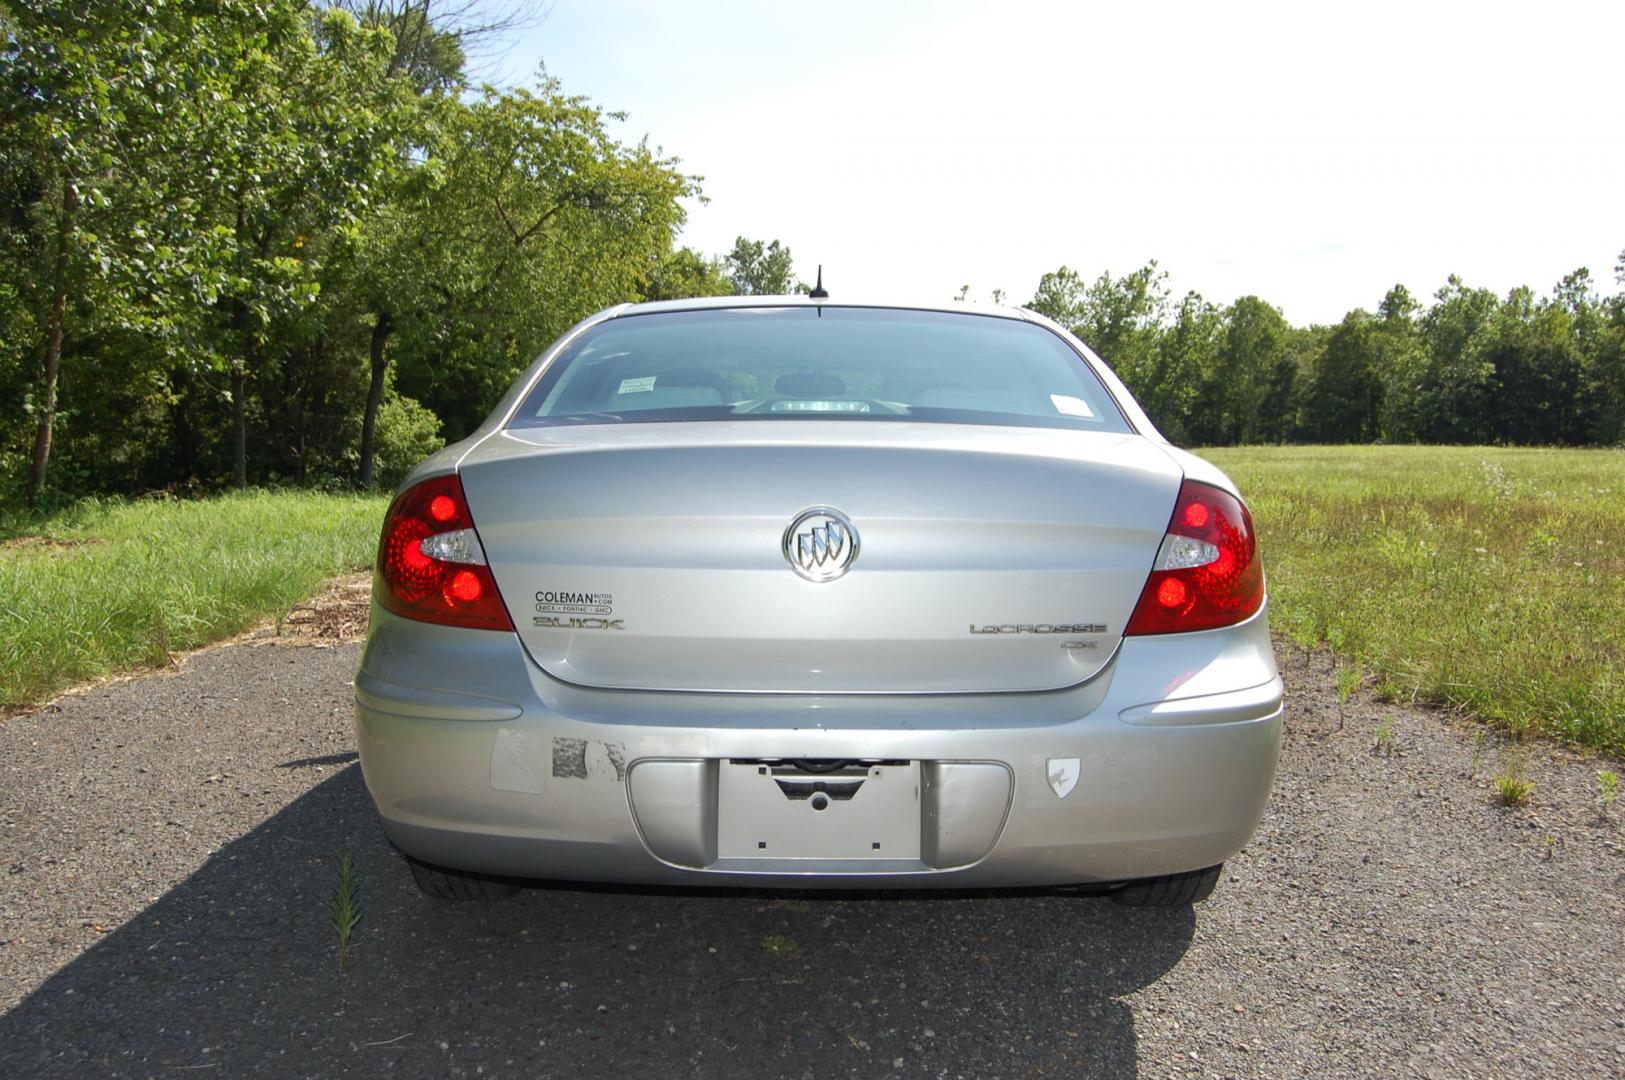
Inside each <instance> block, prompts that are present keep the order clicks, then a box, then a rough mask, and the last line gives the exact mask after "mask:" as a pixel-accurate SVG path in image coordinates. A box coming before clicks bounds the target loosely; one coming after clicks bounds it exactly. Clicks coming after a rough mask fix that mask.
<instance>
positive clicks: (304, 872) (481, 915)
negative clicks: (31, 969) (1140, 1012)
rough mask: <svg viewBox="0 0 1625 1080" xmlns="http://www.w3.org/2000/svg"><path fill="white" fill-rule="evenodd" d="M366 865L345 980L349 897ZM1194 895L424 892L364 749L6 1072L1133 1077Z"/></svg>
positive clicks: (187, 894) (86, 966)
mask: <svg viewBox="0 0 1625 1080" xmlns="http://www.w3.org/2000/svg"><path fill="white" fill-rule="evenodd" d="M342 850H350V851H352V852H353V853H354V857H355V863H356V867H357V870H358V872H359V880H360V890H361V891H360V901H361V910H362V921H361V923H360V925H359V926H358V927H357V928H356V930H355V932H354V936H353V937H352V939H351V942H350V949H349V958H348V964H347V967H346V969H345V970H344V971H342V972H340V971H339V969H338V964H337V949H336V944H337V935H336V933H335V931H334V930H333V927H332V925H331V924H330V922H329V917H328V912H327V902H328V899H329V897H330V895H331V892H332V888H333V885H334V882H335V880H336V872H337V864H338V853H339V852H340V851H342ZM1194 927H1195V918H1194V915H1193V914H1192V912H1191V911H1190V910H1189V909H1180V910H1174V911H1166V912H1163V911H1149V912H1147V911H1136V910H1131V909H1123V908H1119V907H1117V906H1115V905H1112V904H1110V903H1108V902H1106V901H1103V900H1099V899H1088V898H1079V897H1073V896H1064V895H1050V894H1033V893H1016V894H1009V895H973V896H965V895H958V894H930V895H925V894H909V895H902V896H899V895H895V894H842V895H839V896H830V895H824V894H817V893H803V894H784V893H761V892H744V891H726V892H721V891H719V892H688V891H674V890H653V889H605V888H585V887H574V888H572V887H557V888H538V889H534V890H529V891H527V892H526V893H524V894H523V895H521V896H520V897H519V898H518V899H516V900H513V901H510V902H507V903H501V904H488V905H448V904H443V903H439V902H436V901H432V900H429V899H427V898H424V897H422V896H421V895H420V894H418V893H417V891H416V890H415V889H414V887H413V886H412V884H411V880H410V878H409V876H408V874H407V872H406V868H405V866H404V865H402V864H401V863H400V861H399V860H398V857H397V856H395V855H394V853H393V852H392V851H391V850H390V848H389V846H388V844H387V843H386V841H385V840H384V837H383V833H382V831H381V830H380V829H379V827H378V824H377V821H376V819H375V817H374V814H373V809H372V804H371V802H370V800H369V799H368V797H367V794H366V791H365V788H364V786H363V784H362V780H361V773H360V769H359V768H358V767H357V766H354V765H351V766H349V767H347V768H345V769H343V770H342V771H341V772H339V773H337V774H336V775H334V776H333V777H332V778H330V779H328V780H326V781H325V782H323V783H321V784H320V785H318V786H317V787H315V788H313V789H312V790H310V791H309V792H307V793H306V794H305V795H304V796H302V797H301V798H299V799H298V800H296V801H295V802H293V803H292V804H291V805H289V806H288V807H286V808H285V809H284V810H283V811H282V812H280V813H278V814H277V815H275V816H274V817H272V818H271V819H270V820H268V821H266V822H265V823H263V824H262V825H260V826H259V827H257V828H256V829H254V830H253V831H252V832H250V833H248V834H247V835H245V836H243V837H242V838H240V839H238V840H236V841H234V842H233V843H230V844H228V845H226V846H225V847H223V848H222V849H220V850H219V851H217V852H216V853H214V855H212V856H211V857H210V858H209V860H208V861H207V862H206V863H205V864H204V865H203V866H202V867H201V868H200V869H199V870H198V871H197V872H196V873H194V874H193V875H192V876H191V877H189V878H188V879H186V880H185V881H183V882H182V883H180V884H179V885H177V886H176V887H175V888H173V889H171V890H170V891H169V892H168V893H166V894H165V895H163V896H162V897H160V898H159V899H158V900H157V901H155V902H154V903H152V904H151V905H150V906H149V907H147V908H146V909H145V910H143V911H142V912H141V913H140V914H138V915H137V916H135V917H134V918H132V919H130V920H129V921H128V922H127V923H125V924H124V925H123V926H122V927H120V928H118V929H117V930H115V931H114V932H112V933H111V934H109V935H108V936H106V937H105V938H103V939H101V940H100V941H99V942H98V943H97V944H96V945H95V946H94V947H92V948H91V949H89V950H88V951H87V952H85V953H84V954H82V955H81V956H79V957H78V958H77V959H75V960H74V961H72V962H71V963H69V964H68V965H67V966H66V967H64V968H63V969H62V970H61V971H59V972H57V973H56V974H55V975H53V976H52V977H51V978H50V979H49V980H47V981H46V982H45V983H44V985H42V986H41V987H39V988H38V989H37V990H36V991H35V992H34V993H32V994H31V995H29V996H28V997H27V998H25V999H24V1000H23V1001H22V1002H21V1003H20V1004H18V1005H17V1006H16V1008H14V1009H12V1010H11V1011H10V1012H8V1013H6V1014H5V1015H4V1016H3V1017H0V1075H6V1076H19V1077H20V1076H36V1075H56V1074H60V1075H74V1076H84V1075H139V1076H146V1075H156V1074H170V1073H174V1072H189V1071H194V1070H198V1071H205V1072H211V1073H213V1074H214V1075H221V1076H235V1075H241V1074H265V1075H301V1076H320V1075H336V1074H346V1073H357V1074H367V1075H372V1074H376V1073H381V1072H385V1071H389V1072H393V1073H395V1074H398V1075H405V1076H428V1075H468V1076H473V1075H475V1074H476V1073H479V1074H481V1075H483V1076H488V1077H489V1076H510V1075H515V1076H561V1077H583V1076H588V1077H590V1076H623V1075H631V1074H637V1073H650V1074H653V1073H657V1072H658V1073H659V1074H662V1075H671V1074H678V1075H694V1076H707V1077H710V1076H741V1077H770V1076H798V1077H799V1076H816V1077H820V1078H823V1077H828V1076H832V1075H862V1076H877V1075H892V1074H899V1075H932V1076H935V1075H938V1074H946V1075H950V1076H951V1075H956V1074H958V1075H966V1076H999V1075H1006V1076H1014V1075H1022V1076H1027V1075H1035V1074H1049V1075H1055V1074H1058V1073H1061V1072H1065V1073H1066V1074H1068V1075H1083V1076H1103V1077H1104V1076H1111V1077H1124V1076H1133V1075H1135V1074H1136V1072H1137V1069H1136V1038H1135V1031H1134V1016H1133V1013H1132V1011H1131V1009H1130V1007H1129V1005H1128V1004H1127V1003H1125V1002H1123V1001H1122V1000H1120V999H1121V998H1122V997H1123V996H1124V995H1126V994H1129V993H1132V992H1133V991H1135V990H1137V989H1139V988H1140V987H1143V986H1146V985H1147V984H1149V983H1152V982H1154V981H1155V980H1157V979H1158V978H1160V977H1161V976H1162V975H1163V974H1164V973H1165V972H1167V971H1168V970H1169V969H1170V968H1172V967H1173V966H1174V965H1175V964H1176V963H1178V961H1179V959H1180V958H1181V957H1182V956H1183V955H1184V953H1185V950H1186V949H1187V947H1188V946H1189V944H1190V940H1191V937H1192V934H1193V932H1194Z"/></svg>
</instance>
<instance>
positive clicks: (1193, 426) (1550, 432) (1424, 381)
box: [1028, 253, 1625, 446]
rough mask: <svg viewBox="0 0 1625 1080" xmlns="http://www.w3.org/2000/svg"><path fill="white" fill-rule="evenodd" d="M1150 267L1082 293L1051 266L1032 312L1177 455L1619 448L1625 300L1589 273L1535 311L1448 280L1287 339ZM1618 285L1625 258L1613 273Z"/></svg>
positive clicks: (1276, 315)
mask: <svg viewBox="0 0 1625 1080" xmlns="http://www.w3.org/2000/svg"><path fill="white" fill-rule="evenodd" d="M1166 281H1167V275H1166V274H1165V273H1164V272H1162V271H1161V270H1160V269H1158V267H1157V264H1156V263H1155V262H1151V263H1148V264H1147V265H1146V266H1143V267H1141V268H1140V269H1138V270H1136V271H1134V272H1132V273H1130V274H1127V275H1124V276H1121V277H1113V276H1112V275H1111V274H1109V273H1108V274H1102V275H1101V276H1100V277H1099V278H1097V279H1095V280H1094V281H1092V282H1086V281H1084V280H1083V279H1082V278H1081V277H1080V276H1079V275H1078V274H1077V273H1075V272H1074V271H1072V270H1069V269H1067V268H1066V267H1064V266H1063V267H1061V268H1060V269H1059V270H1056V271H1055V272H1053V273H1049V274H1045V275H1044V277H1043V279H1042V280H1041V281H1040V283H1039V286H1038V290H1037V292H1036V293H1035V295H1034V296H1033V298H1032V300H1031V301H1029V302H1028V306H1029V307H1031V308H1032V309H1034V310H1035V311H1038V312H1041V313H1043V314H1044V315H1047V316H1049V317H1050V318H1052V319H1055V320H1056V321H1057V322H1060V323H1062V324H1063V325H1065V326H1066V327H1067V328H1068V329H1071V330H1072V331H1073V332H1075V333H1076V334H1077V335H1078V336H1079V337H1081V338H1082V339H1083V340H1084V341H1086V342H1088V343H1089V344H1090V345H1091V346H1093V347H1094V348H1095V349H1096V350H1097V351H1098V352H1099V353H1100V354H1101V355H1102V356H1103V357H1104V358H1105V359H1106V360H1107V361H1109V362H1110V363H1111V364H1112V366H1113V368H1114V369H1115V370H1116V371H1117V372H1118V374H1119V375H1121V376H1122V378H1123V381H1124V382H1126V383H1127V384H1128V386H1129V388H1130V389H1131V390H1133V391H1134V395H1135V397H1136V398H1138V399H1139V401H1140V403H1141V404H1142V405H1143V406H1144V407H1145V410H1146V412H1147V413H1148V414H1149V415H1150V416H1151V418H1152V420H1153V421H1155V422H1156V424H1157V425H1158V427H1159V428H1161V429H1162V431H1163V432H1164V434H1166V435H1167V436H1168V437H1169V438H1170V439H1171V440H1173V441H1174V442H1177V443H1183V444H1188V445H1197V446H1219V445H1233V444H1240V443H1286V442H1314V443H1363V442H1390V443H1473V444H1489V443H1504V444H1519V445H1542V446H1544V445H1561V446H1586V445H1603V446H1613V445H1618V444H1619V443H1620V442H1622V441H1625V291H1616V292H1615V293H1614V294H1613V295H1611V296H1604V295H1601V294H1600V293H1599V292H1598V290H1597V287H1596V285H1595V284H1594V282H1593V281H1592V278H1591V274H1590V272H1589V271H1587V270H1585V269H1580V270H1576V271H1574V272H1573V273H1571V274H1568V275H1566V276H1565V277H1564V278H1563V280H1562V281H1560V282H1558V283H1557V285H1556V287H1555V288H1553V289H1552V291H1551V292H1550V293H1549V294H1548V295H1545V296H1539V295H1537V294H1536V293H1535V292H1534V291H1533V290H1532V289H1530V288H1528V287H1519V288H1515V289H1513V290H1511V291H1510V292H1509V293H1508V294H1507V295H1506V296H1504V297H1502V296H1498V295H1497V294H1496V293H1494V292H1492V291H1490V290H1488V289H1481V288H1473V287H1470V286H1469V285H1467V284H1466V283H1465V282H1463V281H1462V280H1461V279H1460V278H1457V277H1454V276H1452V277H1451V278H1450V279H1449V280H1448V281H1447V282H1446V283H1445V284H1444V286H1443V287H1442V288H1440V289H1439V290H1438V292H1437V293H1435V294H1434V296H1433V298H1432V302H1431V303H1428V304H1426V305H1424V304H1423V303H1422V302H1420V301H1418V300H1417V299H1416V298H1415V297H1414V296H1412V295H1411V293H1410V292H1409V290H1407V289H1406V288H1405V286H1403V285H1395V286H1394V287H1393V288H1392V289H1390V290H1388V293H1387V294H1386V295H1385V296H1384V297H1383V298H1382V302H1381V303H1380V304H1378V305H1377V308H1376V310H1375V311H1366V310H1364V309H1360V308H1357V309H1355V310H1353V311H1350V312H1349V313H1348V314H1347V315H1345V316H1344V317H1343V319H1342V320H1341V321H1340V322H1338V323H1337V324H1336V325H1333V326H1324V325H1315V326H1307V327H1295V326H1292V325H1290V324H1289V323H1288V322H1287V321H1286V319H1285V317H1284V316H1283V315H1282V314H1281V312H1280V310H1279V309H1278V308H1276V307H1274V306H1272V305H1270V304H1268V303H1266V302H1265V301H1264V300H1261V299H1259V298H1258V297H1256V296H1244V297H1242V298H1240V299H1239V300H1237V301H1235V303H1233V304H1229V305H1226V306H1223V307H1220V306H1218V305H1216V304H1213V303H1211V302H1209V301H1208V300H1206V299H1204V298H1203V297H1202V296H1201V295H1199V294H1197V293H1194V292H1192V293H1188V294H1186V295H1185V296H1184V297H1183V298H1182V299H1180V300H1179V301H1178V302H1177V303H1176V302H1174V301H1173V300H1172V299H1171V297H1170V295H1169V291H1168V288H1167V284H1166ZM1615 283H1616V285H1617V286H1625V253H1622V254H1621V256H1620V263H1619V265H1618V266H1617V267H1616V268H1615Z"/></svg>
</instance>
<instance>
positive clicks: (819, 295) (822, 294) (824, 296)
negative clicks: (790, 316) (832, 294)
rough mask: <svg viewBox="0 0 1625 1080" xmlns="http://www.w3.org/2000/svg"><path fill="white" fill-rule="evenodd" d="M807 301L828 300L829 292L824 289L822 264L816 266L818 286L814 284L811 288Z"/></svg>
mask: <svg viewBox="0 0 1625 1080" xmlns="http://www.w3.org/2000/svg"><path fill="white" fill-rule="evenodd" d="M807 299H809V300H828V299H829V290H827V289H825V288H824V264H823V263H819V264H818V284H816V285H814V286H813V287H812V292H810V293H808V294H807Z"/></svg>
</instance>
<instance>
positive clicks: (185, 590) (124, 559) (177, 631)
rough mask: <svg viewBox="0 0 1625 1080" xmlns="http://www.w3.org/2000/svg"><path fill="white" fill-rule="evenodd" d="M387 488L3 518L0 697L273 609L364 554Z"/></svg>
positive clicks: (234, 628)
mask: <svg viewBox="0 0 1625 1080" xmlns="http://www.w3.org/2000/svg"><path fill="white" fill-rule="evenodd" d="M386 505H387V500H386V499H384V498H382V497H375V498H369V497H361V496H349V495H319V494H313V493H308V492H275V493H272V492H247V493H243V494H233V495H225V496H220V497H217V498H212V499H206V500H202V501H198V502H177V501H170V500H142V501H139V502H87V503H81V504H79V505H77V506H75V507H74V508H73V509H71V510H69V511H67V512H65V513H62V514H59V515H56V516H53V517H50V518H46V519H43V520H38V519H34V520H30V519H23V518H14V519H10V520H4V521H0V707H16V706H19V705H27V704H33V703H37V702H40V701H43V700H46V699H47V698H49V697H50V696H51V695H52V694H54V693H55V692H57V691H59V690H61V689H63V688H64V687H67V686H71V685H73V684H75V683H79V682H83V681H85V680H87V679H92V678H95V677H97V676H100V675H105V674H109V673H112V672H115V671H125V670H129V669H133V668H142V667H157V666H161V665H163V664H166V663H168V661H169V654H170V653H171V652H178V651H182V650H185V649H193V648H197V647H199V646H201V645H206V644H208V643H209V642H211V641H216V640H219V639H220V638H223V637H228V636H230V635H231V634H234V633H236V632H238V631H239V630H243V629H245V628H247V627H249V626H252V625H253V624H254V623H256V622H258V621H259V620H260V619H263V618H265V617H267V616H269V615H276V614H280V613H281V612H284V611H286V610H287V609H288V608H289V607H290V606H292V605H293V604H295V603H297V602H299V601H300V600H303V599H305V598H306V597H308V596H310V595H311V594H313V593H314V592H316V591H317V589H318V588H320V586H321V583H322V581H323V580H324V579H325V578H328V577H331V576H333V575H335V574H338V573H342V572H345V571H350V570H355V569H359V568H362V567H365V566H366V565H368V564H369V563H370V562H371V560H372V556H373V551H374V548H375V547H376V545H377V543H378V529H379V526H380V525H381V523H382V520H383V515H384V509H385V506H386Z"/></svg>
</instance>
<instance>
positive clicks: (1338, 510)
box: [1204, 446, 1625, 755]
mask: <svg viewBox="0 0 1625 1080" xmlns="http://www.w3.org/2000/svg"><path fill="white" fill-rule="evenodd" d="M1204 456H1206V457H1208V458H1209V459H1210V460H1212V461H1214V462H1215V463H1216V464H1218V465H1219V466H1220V467H1222V468H1223V469H1225V471H1226V472H1228V473H1229V474H1230V476H1231V477H1232V478H1233V479H1234V480H1235V481H1236V483H1237V484H1239V485H1240V486H1241V489H1242V492H1243V494H1245V495H1246V496H1247V501H1248V505H1249V506H1250V508H1251V509H1252V512H1253V518H1254V521H1255V523H1256V525H1257V527H1258V532H1259V538H1260V542H1261V544H1262V545H1263V551H1264V567H1265V571H1266V573H1267V575H1268V579H1269V590H1270V600H1271V605H1272V607H1271V615H1270V619H1271V624H1272V626H1273V627H1274V628H1275V629H1276V630H1277V631H1278V632H1281V633H1284V634H1286V635H1287V637H1289V638H1290V639H1291V640H1292V641H1294V642H1296V643H1298V644H1304V645H1307V644H1315V643H1321V642H1324V643H1326V644H1327V645H1329V646H1330V647H1331V648H1332V649H1333V650H1335V651H1337V652H1339V653H1342V654H1344V655H1345V656H1348V657H1350V658H1351V659H1352V660H1353V661H1354V662H1356V663H1358V664H1359V665H1361V667H1362V669H1363V670H1364V671H1365V672H1367V673H1369V676H1370V678H1371V679H1372V680H1373V681H1374V684H1375V686H1376V688H1377V689H1378V691H1379V692H1381V693H1383V694H1385V695H1387V696H1391V697H1394V698H1402V699H1407V700H1408V699H1412V698H1415V699H1419V700H1424V701H1431V702H1437V703H1440V704H1445V705H1452V706H1459V707H1461V708H1463V709H1466V710H1468V711H1470V712H1472V713H1474V714H1476V715H1477V716H1479V717H1481V718H1483V719H1485V720H1488V721H1491V722H1493V723H1497V724H1500V725H1503V726H1505V727H1506V728H1509V729H1511V730H1512V731H1514V732H1520V733H1522V732H1531V733H1541V734H1547V735H1551V736H1555V737H1557V738H1560V739H1564V740H1567V741H1571V742H1574V743H1579V744H1584V745H1587V746H1592V747H1596V748H1598V749H1602V750H1606V751H1608V752H1610V753H1613V754H1617V755H1625V542H1622V538H1625V451H1620V450H1515V449H1495V448H1482V447H1478V448H1475V447H1409V446H1401V447H1277V448H1243V449H1226V450H1212V451H1204Z"/></svg>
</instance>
